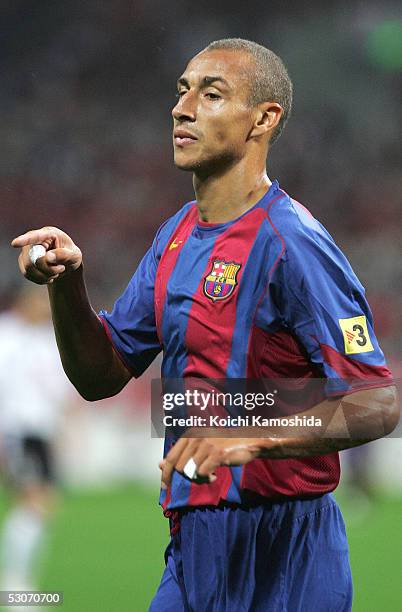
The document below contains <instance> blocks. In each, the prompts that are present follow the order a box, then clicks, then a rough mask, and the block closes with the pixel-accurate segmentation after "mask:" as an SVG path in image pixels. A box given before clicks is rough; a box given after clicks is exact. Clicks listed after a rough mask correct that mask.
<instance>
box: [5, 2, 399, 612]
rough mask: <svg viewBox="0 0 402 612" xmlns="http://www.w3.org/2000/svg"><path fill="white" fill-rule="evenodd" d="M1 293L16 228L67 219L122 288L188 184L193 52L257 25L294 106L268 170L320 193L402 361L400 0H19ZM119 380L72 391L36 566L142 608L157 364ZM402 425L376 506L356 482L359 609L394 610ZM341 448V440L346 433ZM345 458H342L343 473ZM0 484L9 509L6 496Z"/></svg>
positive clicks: (155, 554)
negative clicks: (100, 397) (56, 492)
mask: <svg viewBox="0 0 402 612" xmlns="http://www.w3.org/2000/svg"><path fill="white" fill-rule="evenodd" d="M0 16H1V23H2V28H1V30H2V36H1V40H0V48H1V53H0V65H1V75H2V79H1V82H2V86H1V90H0V108H1V119H2V120H1V123H0V134H1V148H2V155H1V165H0V210H1V224H0V255H1V259H2V269H1V275H0V309H1V310H4V309H6V308H7V307H8V305H9V304H10V302H11V300H12V297H13V295H14V292H15V290H16V289H17V288H18V284H19V282H20V279H19V275H18V272H17V265H16V253H15V252H13V251H12V249H11V248H10V247H9V242H10V240H11V239H12V237H14V236H15V235H17V234H20V233H22V232H23V231H25V230H26V229H28V228H31V227H40V226H42V225H45V224H51V225H57V226H59V227H61V228H63V229H64V230H65V231H67V232H68V233H69V234H71V235H72V236H73V238H74V240H75V241H76V242H77V243H78V244H79V245H80V247H81V248H82V250H83V252H84V257H85V263H86V274H87V280H88V286H89V291H90V295H91V296H92V300H93V304H94V306H95V307H96V308H100V307H111V305H112V304H113V301H114V299H115V298H116V297H117V296H118V295H119V293H120V292H121V291H122V289H123V288H124V286H125V284H126V283H127V281H128V279H129V277H130V275H131V273H132V272H133V271H134V270H135V268H136V265H137V263H138V261H139V259H140V258H141V256H142V255H143V253H144V252H145V250H146V249H147V248H148V246H149V244H150V242H151V240H152V237H153V235H154V232H155V230H156V229H157V227H158V226H159V225H160V223H161V222H162V221H163V220H164V219H165V218H166V217H167V216H169V215H170V214H171V213H173V212H174V211H175V210H176V209H177V208H178V206H180V205H181V203H183V202H185V201H187V200H189V199H191V198H192V188H191V178H190V175H188V174H184V173H180V172H178V171H177V170H175V169H174V167H173V164H172V153H171V136H170V131H171V117H170V108H171V107H172V105H173V104H174V101H175V82H176V78H177V76H178V75H179V73H180V71H181V70H182V69H183V68H184V66H185V64H186V62H187V60H188V59H189V58H190V57H191V56H192V55H193V54H194V53H195V52H196V51H198V50H199V49H201V48H202V47H203V46H205V45H206V44H207V43H208V42H209V41H211V40H213V39H216V38H222V37H226V36H241V37H244V38H251V39H254V40H256V41H258V42H261V43H262V44H265V45H266V46H268V47H270V48H272V49H273V50H274V51H276V52H277V53H278V54H279V55H280V56H281V57H282V58H283V59H284V61H285V63H286V65H287V67H288V69H289V72H290V75H291V77H292V79H293V82H294V87H295V101H294V112H293V116H292V119H291V120H290V122H289V124H288V126H287V129H286V130H285V132H284V134H283V136H282V137H281V139H280V140H279V142H278V144H276V145H275V147H274V148H273V150H272V152H271V156H270V161H269V175H270V177H271V178H275V177H276V178H278V179H279V180H280V182H281V183H282V186H283V187H284V188H285V189H286V190H287V191H288V192H289V193H290V194H292V195H294V196H295V197H297V199H299V200H300V201H301V202H303V203H304V204H305V205H307V206H308V207H309V208H310V209H311V211H312V213H313V214H314V215H315V216H317V217H318V218H319V219H320V220H321V221H322V222H323V223H324V224H325V225H326V227H327V229H328V230H329V231H330V233H331V234H332V235H334V237H335V239H336V241H337V242H338V244H339V245H340V246H341V248H343V249H344V251H345V253H346V254H347V256H348V257H349V259H350V260H351V262H352V264H353V266H354V268H355V270H356V271H357V273H358V275H359V277H360V279H361V281H362V282H363V284H364V285H365V287H366V289H367V294H368V298H369V301H370V303H371V305H372V308H373V311H374V316H375V323H376V331H377V335H378V337H379V338H380V340H381V344H382V346H383V348H384V350H385V352H386V355H387V358H388V360H389V362H390V364H391V365H392V367H393V369H394V372H395V374H396V375H397V376H399V377H400V376H401V369H402V368H401V353H402V349H401V336H402V331H401V330H402V297H401V292H400V286H401V281H402V262H401V258H400V225H399V224H398V222H397V221H398V219H399V220H400V201H401V199H400V198H401V155H400V148H399V147H398V144H399V142H398V138H397V136H396V135H397V134H400V132H401V114H400V107H399V104H398V103H399V96H398V90H397V85H399V79H398V77H399V76H400V70H401V67H402V48H401V39H402V36H401V35H402V21H401V15H400V12H398V3H397V2H396V1H395V2H394V1H387V0H385V1H383V2H381V3H380V2H372V1H370V0H368V1H366V2H360V1H356V0H352V1H348V2H345V1H342V0H341V1H337V2H332V1H329V0H327V2H325V3H322V2H318V1H315V0H309V1H308V2H306V1H300V2H298V3H297V8H295V6H294V3H288V2H286V1H282V2H279V1H272V2H259V1H253V0H250V2H241V1H239V0H232V1H230V2H229V1H227V0H221V2H219V3H211V2H205V1H199V2H196V3H193V2H189V1H186V0H182V1H181V0H171V1H170V2H169V3H164V2H162V1H160V2H158V1H156V0H138V1H134V2H129V1H127V0H114V1H113V2H99V0H86V1H85V2H82V1H78V0H77V1H76V0H66V1H64V2H54V1H51V0H42V1H41V2H40V3H38V2H35V1H34V0H25V1H23V0H5V1H4V2H2V3H1V6H0ZM151 370H152V371H151V372H149V374H148V375H147V377H144V378H143V379H142V380H140V381H137V382H135V383H133V384H130V385H129V386H128V388H127V389H126V390H125V391H124V393H123V394H122V395H120V396H118V397H117V398H115V399H113V400H108V401H105V402H97V403H95V404H87V403H85V402H83V401H81V400H79V399H78V398H77V396H76V395H75V394H74V393H72V396H71V407H70V410H69V412H68V415H67V418H66V422H65V429H64V431H63V434H62V436H61V441H60V445H59V462H60V468H61V472H62V474H63V483H64V502H63V504H62V505H61V506H60V509H59V512H58V513H57V516H56V518H55V520H54V524H53V532H52V537H51V540H50V543H51V546H50V549H49V553H48V554H47V555H46V556H45V558H44V560H43V566H42V568H41V570H40V574H41V584H42V585H43V587H44V588H48V589H59V590H64V592H65V604H64V606H63V609H65V610H68V611H74V612H75V611H81V610H85V611H88V612H90V611H92V610H99V611H109V610H119V611H120V610H133V611H134V612H141V611H142V610H146V609H147V606H146V604H147V602H148V601H149V599H150V597H151V594H152V592H153V590H154V588H155V587H156V585H157V582H158V578H159V576H160V573H161V570H162V562H163V559H162V550H163V546H164V545H165V544H166V542H167V537H168V535H167V524H166V521H165V520H164V519H163V518H162V517H161V513H160V511H159V509H158V507H157V488H158V487H157V484H158V482H157V481H158V470H157V467H156V465H157V459H158V455H159V451H160V441H158V440H150V439H149V431H150V421H149V412H148V401H149V378H150V377H151V376H152V375H154V376H155V375H157V366H155V368H153V369H151ZM400 451H401V444H400V440H396V439H394V440H386V441H380V442H377V443H374V444H372V445H371V449H370V454H369V457H368V459H367V461H369V463H368V464H367V471H368V473H369V474H370V477H371V482H372V484H373V487H374V489H375V495H374V497H373V499H372V500H371V501H370V505H369V506H367V507H366V506H364V509H361V511H357V509H358V508H359V507H360V506H361V504H358V503H357V501H356V503H354V500H353V489H350V488H349V489H347V488H345V487H344V488H343V493H342V488H341V489H340V492H339V499H340V503H341V506H342V508H343V510H344V514H345V519H346V521H347V527H348V533H349V538H350V543H351V557H352V566H353V572H354V579H355V590H356V596H355V607H354V610H356V612H360V611H364V612H371V611H372V612H376V611H377V610H379V609H383V610H387V612H388V611H393V610H396V609H397V608H398V602H399V597H398V589H399V587H400V580H399V576H400V570H401V562H400V556H399V551H400V544H401V526H400V516H399V518H398V513H399V515H400V506H401V501H402V479H401V473H402V465H401V453H400ZM344 455H347V453H344ZM347 474H348V466H347V465H345V481H347ZM7 503H8V501H7V497H6V495H5V493H4V492H2V493H0V515H1V514H2V513H4V512H5V509H6V507H7Z"/></svg>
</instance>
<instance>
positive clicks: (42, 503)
mask: <svg viewBox="0 0 402 612" xmlns="http://www.w3.org/2000/svg"><path fill="white" fill-rule="evenodd" d="M0 339H1V340H0V476H1V480H2V482H3V483H4V484H5V486H6V488H7V490H8V491H9V492H10V493H11V495H12V498H13V502H14V503H13V504H12V506H11V509H10V511H9V512H8V515H7V516H6V518H5V521H4V523H3V525H2V528H1V531H0V588H1V589H3V590H33V589H34V587H35V578H36V576H35V573H36V570H37V563H38V559H39V556H38V555H39V553H40V551H41V544H42V543H43V539H44V536H45V534H46V526H47V524H48V520H49V518H50V516H51V514H52V511H53V510H54V507H55V502H56V498H57V495H56V486H55V485H56V473H55V461H54V448H53V444H54V440H55V437H56V435H57V433H58V431H59V428H60V424H61V416H62V412H63V409H64V407H65V406H66V405H67V399H68V395H69V393H70V392H71V386H70V384H69V382H68V381H67V379H66V377H65V375H64V372H63V369H62V366H61V363H60V357H59V354H58V350H57V346H56V341H55V338H54V333H53V328H52V325H51V317H50V309H49V305H48V299H47V295H46V292H44V291H43V290H41V288H40V287H35V286H33V285H32V286H25V287H24V288H23V289H21V290H20V291H19V293H18V295H17V297H16V299H15V301H14V304H13V306H12V308H11V309H10V310H8V311H6V312H3V313H1V314H0Z"/></svg>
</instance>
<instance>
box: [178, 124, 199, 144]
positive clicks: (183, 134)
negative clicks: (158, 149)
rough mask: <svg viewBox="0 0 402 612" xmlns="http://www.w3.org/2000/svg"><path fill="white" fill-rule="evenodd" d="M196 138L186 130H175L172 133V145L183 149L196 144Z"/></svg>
mask: <svg viewBox="0 0 402 612" xmlns="http://www.w3.org/2000/svg"><path fill="white" fill-rule="evenodd" d="M197 140H198V138H197V136H195V135H194V134H192V133H191V132H189V131H188V130H183V129H181V128H177V129H175V130H174V132H173V141H174V144H175V145H177V146H178V147H185V146H187V145H191V144H194V143H195V142H197Z"/></svg>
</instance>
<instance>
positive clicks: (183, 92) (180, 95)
mask: <svg viewBox="0 0 402 612" xmlns="http://www.w3.org/2000/svg"><path fill="white" fill-rule="evenodd" d="M186 92H187V89H182V90H180V91H178V92H177V93H176V98H181V97H182V96H184V94H185V93H186Z"/></svg>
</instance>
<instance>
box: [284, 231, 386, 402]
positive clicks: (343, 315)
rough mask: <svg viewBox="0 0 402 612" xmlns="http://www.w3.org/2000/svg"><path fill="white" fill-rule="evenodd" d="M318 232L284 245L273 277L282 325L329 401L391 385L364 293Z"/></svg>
mask: <svg viewBox="0 0 402 612" xmlns="http://www.w3.org/2000/svg"><path fill="white" fill-rule="evenodd" d="M320 227H321V226H320ZM321 230H322V231H317V232H313V231H311V232H306V231H304V230H303V231H298V232H295V235H294V236H291V237H290V239H289V240H288V241H287V245H286V250H285V253H284V256H283V258H282V260H281V261H280V263H279V266H278V271H277V272H278V277H279V279H280V302H281V303H280V309H281V311H282V315H283V318H284V320H285V322H286V325H287V327H288V328H289V329H290V331H291V332H292V333H293V334H295V336H296V337H297V338H298V339H299V341H300V342H301V343H302V345H303V346H304V348H305V350H306V352H307V354H308V356H309V359H310V360H311V362H312V363H313V364H315V365H316V366H318V367H319V369H320V370H321V372H322V375H323V377H325V378H327V379H328V382H327V385H326V391H327V394H328V395H337V394H340V393H350V392H353V391H355V390H359V389H367V388H371V387H380V386H385V385H387V384H392V383H393V380H392V375H391V373H390V371H389V370H388V368H387V367H386V363H385V359H384V355H383V353H382V351H381V349H380V347H379V345H378V341H377V338H376V336H375V333H374V327H373V317H372V314H371V311H370V308H369V305H368V303H367V300H366V297H365V291H364V288H363V286H362V285H361V283H360V282H359V280H358V278H357V277H356V275H355V273H354V272H353V270H352V268H351V266H350V264H349V262H348V260H347V259H346V257H345V256H344V255H343V253H342V252H341V251H340V249H339V248H338V247H337V246H336V244H335V243H334V242H333V240H332V238H331V237H330V236H329V234H327V232H326V231H325V230H324V229H323V228H322V227H321Z"/></svg>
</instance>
